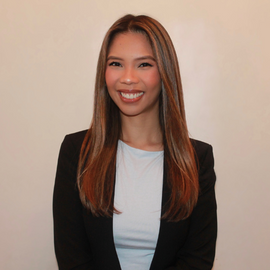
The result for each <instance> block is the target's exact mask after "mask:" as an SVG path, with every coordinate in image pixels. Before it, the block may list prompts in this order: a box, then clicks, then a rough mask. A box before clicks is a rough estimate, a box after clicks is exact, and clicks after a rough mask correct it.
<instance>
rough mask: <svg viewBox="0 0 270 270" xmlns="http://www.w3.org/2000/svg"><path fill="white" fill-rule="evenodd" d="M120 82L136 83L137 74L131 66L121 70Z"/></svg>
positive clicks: (137, 79) (137, 80)
mask: <svg viewBox="0 0 270 270" xmlns="http://www.w3.org/2000/svg"><path fill="white" fill-rule="evenodd" d="M120 82H121V83H124V84H136V83H138V82H139V78H138V74H137V72H136V70H134V68H132V67H128V68H125V69H124V70H123V73H122V76H121V78H120Z"/></svg>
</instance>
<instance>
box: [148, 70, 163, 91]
mask: <svg viewBox="0 0 270 270" xmlns="http://www.w3.org/2000/svg"><path fill="white" fill-rule="evenodd" d="M146 80H147V84H148V86H149V87H151V88H155V89H158V90H160V89H161V79H160V75H159V72H158V71H155V72H153V73H152V74H149V76H148V77H147V78H146Z"/></svg>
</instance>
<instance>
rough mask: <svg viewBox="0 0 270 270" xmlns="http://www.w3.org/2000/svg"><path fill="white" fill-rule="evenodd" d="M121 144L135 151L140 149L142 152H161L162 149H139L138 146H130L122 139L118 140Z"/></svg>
mask: <svg viewBox="0 0 270 270" xmlns="http://www.w3.org/2000/svg"><path fill="white" fill-rule="evenodd" d="M118 141H119V142H120V143H121V144H122V145H124V146H126V147H128V148H130V149H133V150H135V151H142V152H147V153H163V152H164V150H160V151H149V150H143V149H140V148H136V147H133V146H130V145H128V144H127V143H125V142H123V141H122V140H120V139H119V140H118Z"/></svg>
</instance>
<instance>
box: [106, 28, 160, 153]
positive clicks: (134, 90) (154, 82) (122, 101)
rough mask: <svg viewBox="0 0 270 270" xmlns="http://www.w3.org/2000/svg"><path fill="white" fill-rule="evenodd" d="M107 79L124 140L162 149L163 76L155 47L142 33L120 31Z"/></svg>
mask: <svg viewBox="0 0 270 270" xmlns="http://www.w3.org/2000/svg"><path fill="white" fill-rule="evenodd" d="M105 80H106V85H107V89H108V92H109V95H110V96H111V98H112V99H113V101H114V102H115V104H116V105H117V106H118V108H119V110H120V115H121V121H122V138H121V139H122V140H123V141H124V142H125V143H127V144H129V145H130V146H132V147H135V148H139V149H142V150H147V151H160V150H161V149H163V146H162V134H161V130H160V124H159V96H160V91H161V79H160V74H159V71H158V66H157V63H156V61H155V58H154V55H153V51H152V48H151V46H150V44H149V42H148V40H147V38H146V37H145V36H144V35H143V34H140V33H132V32H128V33H124V34H119V35H117V36H116V37H115V38H114V40H113V42H112V44H111V46H110V49H109V52H108V57H107V66H106V73H105Z"/></svg>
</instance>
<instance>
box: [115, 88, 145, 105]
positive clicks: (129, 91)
mask: <svg viewBox="0 0 270 270" xmlns="http://www.w3.org/2000/svg"><path fill="white" fill-rule="evenodd" d="M117 92H118V93H119V96H120V98H121V100H122V101H124V102H126V103H133V102H137V101H139V100H140V99H141V98H142V97H143V96H144V92H143V91H140V90H136V89H132V90H128V89H120V90H117ZM121 93H124V94H133V95H134V94H138V93H142V95H141V96H138V97H136V98H132V99H130V98H126V97H124V96H122V95H121Z"/></svg>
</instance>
